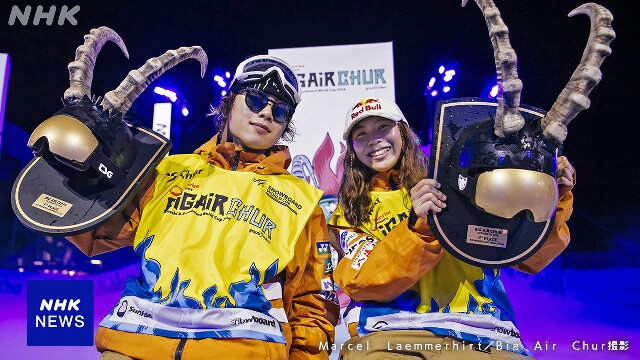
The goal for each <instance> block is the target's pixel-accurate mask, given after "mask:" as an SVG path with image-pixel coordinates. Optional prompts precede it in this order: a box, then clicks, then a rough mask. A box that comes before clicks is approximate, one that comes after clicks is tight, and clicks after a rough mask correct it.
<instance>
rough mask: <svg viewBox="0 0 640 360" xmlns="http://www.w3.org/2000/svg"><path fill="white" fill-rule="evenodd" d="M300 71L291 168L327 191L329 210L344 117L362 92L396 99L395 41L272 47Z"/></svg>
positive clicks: (325, 205)
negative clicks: (300, 96)
mask: <svg viewBox="0 0 640 360" xmlns="http://www.w3.org/2000/svg"><path fill="white" fill-rule="evenodd" d="M269 55H272V56H276V57H279V58H281V59H283V60H285V61H286V62H288V63H289V64H290V65H291V66H292V67H293V70H294V71H295V72H296V73H297V74H298V80H299V82H300V89H301V91H302V102H301V103H300V105H299V106H298V108H297V109H296V113H295V115H294V117H293V121H294V123H295V124H296V128H297V135H296V137H295V139H294V142H292V143H288V144H287V145H289V148H290V150H291V156H292V158H293V163H292V164H291V167H290V169H289V170H290V171H291V173H293V174H294V175H296V176H298V177H300V178H302V179H304V180H306V181H307V182H309V183H311V184H312V185H315V186H316V187H318V188H320V189H321V190H323V191H324V192H325V196H324V197H323V200H322V201H321V203H320V205H321V206H322V207H323V210H324V211H325V215H327V214H330V213H331V212H332V211H333V209H334V208H335V205H336V201H335V195H336V194H337V192H338V188H339V185H340V179H341V177H342V168H341V166H340V164H341V161H342V158H341V157H339V155H340V154H341V153H342V152H343V149H344V146H345V145H344V141H343V140H342V131H343V129H344V119H345V116H346V114H347V112H348V111H349V110H351V109H350V107H351V106H353V105H354V104H355V102H356V101H358V100H360V99H362V98H364V97H375V96H385V97H388V98H390V99H394V100H395V92H394V89H395V83H394V76H393V43H391V42H386V43H377V44H361V45H339V46H321V47H305V48H291V49H270V50H269Z"/></svg>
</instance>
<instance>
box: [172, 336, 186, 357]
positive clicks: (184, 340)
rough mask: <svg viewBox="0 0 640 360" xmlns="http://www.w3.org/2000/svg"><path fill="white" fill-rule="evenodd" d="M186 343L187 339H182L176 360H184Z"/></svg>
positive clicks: (177, 349)
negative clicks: (183, 354)
mask: <svg viewBox="0 0 640 360" xmlns="http://www.w3.org/2000/svg"><path fill="white" fill-rule="evenodd" d="M186 343H187V338H182V339H180V342H179V343H178V347H177V348H176V357H175V360H181V359H182V352H183V351H184V346H185V345H186Z"/></svg>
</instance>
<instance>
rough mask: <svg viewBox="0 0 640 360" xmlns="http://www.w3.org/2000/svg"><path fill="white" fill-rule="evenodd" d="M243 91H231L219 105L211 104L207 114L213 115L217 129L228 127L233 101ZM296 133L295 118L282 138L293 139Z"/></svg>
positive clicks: (288, 123) (220, 130)
mask: <svg viewBox="0 0 640 360" xmlns="http://www.w3.org/2000/svg"><path fill="white" fill-rule="evenodd" d="M240 92H242V90H240V91H239V92H235V93H229V94H227V95H225V96H223V97H222V99H220V104H219V105H218V106H217V107H214V106H211V108H210V111H209V113H208V114H207V116H211V117H213V121H214V125H215V127H216V130H217V131H219V132H222V131H223V130H225V128H226V127H227V124H228V123H229V119H230V118H231V109H233V102H234V101H235V100H236V96H238V94H239V93H240ZM295 135H296V128H295V125H294V124H293V120H289V121H288V122H287V125H286V126H285V128H284V132H283V133H282V137H280V139H281V140H284V141H293V137H294V136H295Z"/></svg>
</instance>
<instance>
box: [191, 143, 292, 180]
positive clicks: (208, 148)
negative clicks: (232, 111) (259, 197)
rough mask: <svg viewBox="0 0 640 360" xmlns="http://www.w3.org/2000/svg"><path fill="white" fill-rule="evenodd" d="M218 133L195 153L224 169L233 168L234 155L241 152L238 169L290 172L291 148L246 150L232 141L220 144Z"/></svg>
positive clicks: (262, 172)
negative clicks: (218, 142) (261, 151)
mask: <svg viewBox="0 0 640 360" xmlns="http://www.w3.org/2000/svg"><path fill="white" fill-rule="evenodd" d="M219 135H220V134H216V135H215V136H214V137H213V138H211V139H210V140H209V141H207V142H206V143H204V144H202V145H201V146H200V147H199V148H198V149H197V150H196V151H195V152H194V153H195V154H199V155H200V156H202V157H203V158H204V159H205V160H206V161H207V162H209V163H211V164H214V165H216V166H219V167H221V168H224V169H227V170H229V169H231V164H233V162H234V156H236V153H239V154H240V155H239V157H238V167H237V170H238V171H253V172H255V173H256V174H261V175H275V174H289V172H288V171H287V167H289V164H290V163H291V154H290V153H289V148H288V147H287V146H285V145H276V146H273V147H272V148H270V149H268V150H266V151H265V152H263V153H254V152H249V151H244V150H242V149H241V148H239V147H238V146H237V145H235V144H234V143H232V142H222V143H220V144H218V145H216V143H217V138H218V136H219Z"/></svg>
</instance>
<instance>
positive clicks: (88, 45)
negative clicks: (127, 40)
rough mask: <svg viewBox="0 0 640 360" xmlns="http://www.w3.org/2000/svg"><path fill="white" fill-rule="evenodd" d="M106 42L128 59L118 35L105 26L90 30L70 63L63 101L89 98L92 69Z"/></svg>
mask: <svg viewBox="0 0 640 360" xmlns="http://www.w3.org/2000/svg"><path fill="white" fill-rule="evenodd" d="M107 41H113V42H114V43H116V44H117V45H118V46H119V47H120V49H121V50H122V52H123V53H124V56H126V57H127V59H128V58H129V52H128V51H127V47H126V46H125V44H124V41H122V38H121V37H120V35H118V34H117V33H116V32H115V31H113V30H111V29H110V28H108V27H106V26H101V27H99V28H97V29H91V31H90V32H89V34H87V35H85V36H84V44H82V45H80V46H78V48H77V49H76V58H75V60H74V61H72V62H70V63H69V65H68V66H67V68H68V69H69V82H70V86H69V88H68V89H67V90H66V91H65V92H64V98H65V99H73V98H76V99H80V98H82V97H83V96H84V95H87V96H88V97H89V98H91V82H92V80H93V68H94V67H95V65H96V58H97V57H98V53H99V52H100V50H102V46H103V45H104V44H105V43H106V42H107Z"/></svg>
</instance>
